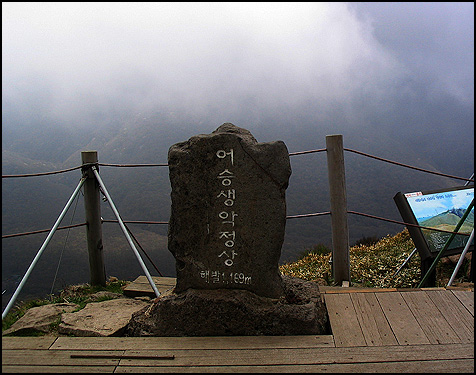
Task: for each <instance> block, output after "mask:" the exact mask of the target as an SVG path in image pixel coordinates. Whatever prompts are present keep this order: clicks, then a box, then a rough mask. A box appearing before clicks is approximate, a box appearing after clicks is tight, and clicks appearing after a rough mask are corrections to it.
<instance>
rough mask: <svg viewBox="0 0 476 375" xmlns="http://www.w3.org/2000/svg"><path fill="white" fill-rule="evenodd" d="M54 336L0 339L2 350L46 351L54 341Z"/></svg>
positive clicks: (7, 337)
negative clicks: (0, 340)
mask: <svg viewBox="0 0 476 375" xmlns="http://www.w3.org/2000/svg"><path fill="white" fill-rule="evenodd" d="M56 339H57V337H54V336H41V337H19V336H6V337H2V350H5V349H48V348H49V347H50V346H51V345H53V343H54V342H55V341H56Z"/></svg>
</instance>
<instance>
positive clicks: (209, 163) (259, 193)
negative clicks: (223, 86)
mask: <svg viewBox="0 0 476 375" xmlns="http://www.w3.org/2000/svg"><path fill="white" fill-rule="evenodd" d="M169 171H170V181H171V186H172V193H171V198H172V212H171V217H170V221H169V249H170V251H171V252H172V254H173V255H174V257H175V258H176V270H177V284H176V287H175V291H176V292H182V291H185V290H186V289H188V288H197V289H220V288H226V289H246V290H249V291H253V292H255V293H257V294H260V295H263V296H272V297H276V296H280V295H281V293H282V285H281V277H280V274H279V269H278V261H279V256H280V252H281V245H282V241H283V238H284V229H285V222H286V204H285V195H284V193H285V189H286V187H287V183H288V179H289V175H290V173H291V171H290V164H289V155H288V152H287V149H286V146H285V145H284V143H283V142H280V141H275V142H269V143H258V142H257V141H256V139H255V138H254V137H253V136H252V135H251V133H250V132H249V131H247V130H246V129H242V128H238V127H236V126H234V125H232V124H223V125H222V126H220V127H219V128H218V129H217V130H216V131H214V132H213V133H211V134H201V135H198V136H194V137H192V138H190V139H189V140H188V141H186V142H181V143H178V144H176V145H173V146H172V147H171V148H170V150H169Z"/></svg>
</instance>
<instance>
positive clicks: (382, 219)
mask: <svg viewBox="0 0 476 375" xmlns="http://www.w3.org/2000/svg"><path fill="white" fill-rule="evenodd" d="M324 151H327V149H326V148H321V149H315V150H307V151H298V152H291V153H289V156H297V155H305V154H311V153H319V152H324ZM344 151H349V152H352V153H355V154H358V155H362V156H365V157H368V158H371V159H376V160H379V161H383V162H385V163H390V164H394V165H398V166H401V167H405V168H410V169H414V170H417V171H420V172H425V173H431V174H435V175H438V176H442V177H449V178H454V179H457V180H462V181H467V182H474V178H463V177H458V176H453V175H449V174H446V173H440V172H435V171H430V170H428V169H423V168H419V167H415V166H411V165H408V164H403V163H399V162H396V161H392V160H388V159H384V158H381V157H379V156H375V155H370V154H367V153H365V152H361V151H356V150H353V149H350V148H344ZM97 165H99V166H104V167H121V168H122V167H126V168H127V167H129V168H136V167H168V164H166V163H158V164H113V163H97ZM85 166H88V164H83V165H79V166H77V167H73V168H68V169H62V170H58V171H51V172H42V173H30V174H18V175H2V178H16V177H35V176H46V175H52V174H58V173H66V172H71V171H74V170H77V169H80V168H84V167H85ZM347 213H349V214H353V215H359V216H364V217H368V218H371V219H376V220H381V221H386V222H390V223H394V224H400V225H405V226H413V227H417V228H420V229H428V230H433V231H437V232H443V233H455V232H451V231H446V230H442V229H436V228H429V227H424V226H420V225H416V224H411V223H405V222H402V221H398V220H392V219H386V218H383V217H379V216H375V215H370V214H365V213H362V212H356V211H347ZM325 215H330V212H329V211H327V212H317V213H310V214H300V215H290V216H286V219H300V218H306V217H316V216H325ZM101 221H102V222H103V223H117V222H118V220H101ZM124 223H128V224H152V225H154V224H160V225H168V221H140V220H132V221H124ZM83 225H86V223H81V224H75V225H69V226H64V227H59V228H58V230H59V229H68V228H75V227H79V226H83ZM49 230H50V229H43V230H37V231H32V232H23V233H15V234H7V235H2V239H4V238H12V237H19V236H26V235H31V234H39V233H45V232H48V231H49ZM458 234H460V235H463V236H469V234H465V233H458Z"/></svg>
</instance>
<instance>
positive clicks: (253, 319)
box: [125, 276, 329, 336]
mask: <svg viewBox="0 0 476 375" xmlns="http://www.w3.org/2000/svg"><path fill="white" fill-rule="evenodd" d="M283 286H284V294H283V296H282V297H280V298H276V299H275V298H267V297H261V296H258V295H257V294H255V293H253V292H250V291H247V290H235V289H216V290H201V289H187V290H186V291H184V292H182V293H179V294H174V293H172V294H169V295H166V296H163V297H159V298H158V299H157V300H156V301H155V302H154V303H153V304H152V305H151V306H149V307H147V308H144V309H142V310H141V311H138V312H136V313H134V314H133V316H132V319H131V320H130V322H129V324H128V326H127V327H126V329H125V336H258V335H270V336H278V335H279V336H284V335H323V334H328V333H329V332H328V317H327V311H326V308H325V305H324V303H323V302H322V301H321V296H320V293H319V289H318V285H317V284H316V283H314V282H311V281H305V280H301V279H298V278H292V277H288V276H283Z"/></svg>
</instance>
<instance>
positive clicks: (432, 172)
mask: <svg viewBox="0 0 476 375" xmlns="http://www.w3.org/2000/svg"><path fill="white" fill-rule="evenodd" d="M344 150H345V151H349V152H353V153H356V154H359V155H362V156H366V157H369V158H372V159H376V160H380V161H383V162H386V163H390V164H395V165H398V166H401V167H406V168H410V169H414V170H417V171H420V172H426V173H431V174H435V175H438V176H443V177H449V178H454V179H457V180H463V181H468V182H474V178H469V179H468V178H463V177H458V176H453V175H449V174H445V173H440V172H434V171H430V170H428V169H423V168H418V167H414V166H411V165H408V164H403V163H399V162H396V161H392V160H388V159H384V158H381V157H379V156H374V155H370V154H367V153H365V152H361V151H356V150H353V149H350V148H344ZM323 151H327V149H325V148H321V149H316V150H308V151H298V152H291V153H289V156H296V155H305V154H311V153H315V152H323ZM88 165H89V164H83V165H80V166H77V167H73V168H69V169H63V170H59V171H52V172H43V173H31V174H18V175H2V178H15V177H34V176H46V175H51V174H57V173H65V172H70V171H74V170H76V169H79V168H84V167H85V166H88ZM92 165H95V164H92ZM97 165H100V166H105V167H168V164H164V163H161V164H110V163H97Z"/></svg>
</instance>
